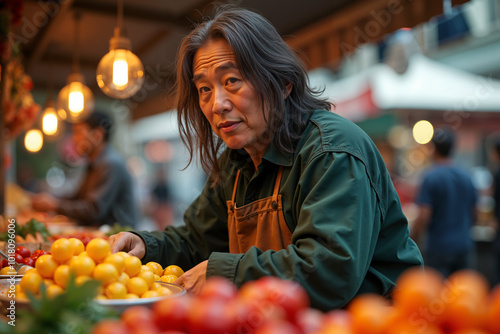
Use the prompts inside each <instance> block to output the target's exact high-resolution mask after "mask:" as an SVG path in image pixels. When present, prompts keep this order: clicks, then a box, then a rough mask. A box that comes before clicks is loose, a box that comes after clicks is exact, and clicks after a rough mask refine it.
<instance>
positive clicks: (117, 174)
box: [32, 111, 138, 226]
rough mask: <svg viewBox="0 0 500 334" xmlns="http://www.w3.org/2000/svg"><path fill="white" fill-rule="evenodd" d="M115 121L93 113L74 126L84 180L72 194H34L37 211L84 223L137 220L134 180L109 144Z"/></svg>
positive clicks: (33, 201)
mask: <svg viewBox="0 0 500 334" xmlns="http://www.w3.org/2000/svg"><path fill="white" fill-rule="evenodd" d="M112 127H113V123H112V121H111V119H110V117H109V116H107V115H106V114H105V113H102V112H98V111H96V112H94V113H92V114H91V115H90V116H89V117H88V118H87V119H85V120H84V121H82V122H80V123H76V124H74V125H73V141H74V144H75V149H76V152H77V153H78V154H79V155H81V156H83V157H87V158H88V161H89V165H88V168H87V172H86V174H85V176H84V179H83V181H82V183H81V185H80V187H79V189H78V190H77V191H76V193H75V194H74V195H73V196H72V197H68V198H60V199H58V198H55V197H53V196H52V195H50V194H48V193H41V194H39V195H34V196H33V198H32V205H33V208H34V209H35V210H39V211H55V212H57V213H59V214H62V215H66V216H68V217H70V218H73V219H75V220H77V221H78V223H79V224H82V225H94V226H100V225H103V224H108V225H113V224H114V223H115V222H118V223H120V224H121V225H125V226H134V225H136V223H137V219H138V211H137V206H136V203H135V201H134V195H133V194H134V191H133V182H132V178H131V176H130V174H129V173H128V171H127V168H126V165H125V163H124V161H123V159H122V157H121V156H120V155H119V154H118V152H116V151H115V150H114V149H113V148H112V147H111V146H110V145H109V143H108V141H109V138H110V133H111V130H112Z"/></svg>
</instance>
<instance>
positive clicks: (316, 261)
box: [110, 9, 421, 310]
mask: <svg viewBox="0 0 500 334" xmlns="http://www.w3.org/2000/svg"><path fill="white" fill-rule="evenodd" d="M177 74H178V76H177V85H178V87H177V94H178V95H177V112H178V113H179V121H180V125H179V126H180V129H181V136H182V138H183V140H184V143H186V144H187V146H188V150H189V152H190V153H191V158H193V155H197V156H199V157H200V160H201V165H202V166H203V167H204V168H205V170H206V171H207V173H208V174H209V175H210V178H209V180H208V181H207V183H206V184H205V188H204V189H203V192H202V194H201V195H200V196H199V197H198V198H197V199H196V200H195V201H194V202H193V204H192V205H191V206H190V207H189V208H188V209H187V210H186V212H185V215H184V221H185V223H186V225H185V226H180V227H174V226H169V227H167V228H166V229H165V230H164V231H162V232H159V231H158V232H151V233H147V232H137V233H135V232H134V233H128V232H127V233H119V234H117V235H114V236H111V237H110V244H111V246H112V251H114V252H116V251H119V250H124V251H127V252H129V253H130V254H133V255H136V256H138V257H139V258H141V259H142V261H143V262H148V261H156V262H159V263H161V264H163V265H166V264H176V265H179V266H180V267H182V268H183V269H185V270H187V271H186V272H185V273H184V274H183V275H182V276H181V277H180V278H179V280H177V281H176V283H177V284H182V285H184V286H185V287H186V289H187V290H189V291H191V292H194V293H196V292H197V291H200V289H201V288H202V287H203V285H204V283H205V281H206V278H207V277H211V276H222V277H225V278H227V279H229V280H231V281H232V282H234V283H235V284H236V285H237V286H241V285H242V284H244V283H245V282H247V281H251V280H256V279H258V278H260V277H263V276H269V275H273V276H277V277H281V278H285V279H292V280H295V281H297V282H299V283H300V284H301V285H302V286H303V287H304V288H305V289H306V290H307V292H308V293H309V296H310V298H311V304H312V306H313V307H315V308H318V309H321V310H330V309H334V308H339V307H343V306H345V305H346V304H347V303H349V302H350V301H351V300H352V298H354V296H356V295H358V294H361V293H365V292H372V293H378V294H381V295H389V294H390V292H391V290H392V288H393V287H394V283H395V280H396V279H397V277H398V275H399V274H400V273H401V272H403V271H404V270H406V269H407V268H409V267H411V266H415V265H420V264H421V256H420V253H419V251H418V249H417V247H416V245H415V243H414V242H413V241H412V240H410V239H409V238H408V236H409V231H408V223H407V221H406V218H405V217H404V215H403V213H402V211H401V204H400V203H399V199H398V197H397V194H396V191H395V189H394V186H393V184H392V182H391V179H390V177H389V173H388V172H387V169H386V167H385V164H384V161H383V160H382V157H381V156H380V154H379V152H378V150H377V148H376V146H375V144H374V143H373V142H372V141H371V140H370V138H369V137H368V136H367V135H366V133H364V132H363V131H362V130H361V129H360V128H359V127H357V126H356V125H355V124H353V123H352V122H350V121H348V120H346V119H344V118H342V117H340V116H338V115H335V114H334V113H332V112H330V111H328V109H330V104H329V103H328V102H327V101H325V100H323V99H321V98H319V97H318V95H319V94H318V92H316V91H315V90H314V89H312V88H310V87H309V86H308V80H307V74H306V71H305V69H304V67H303V65H302V63H301V62H300V60H299V59H298V57H297V56H296V55H295V54H294V52H293V51H292V50H291V49H290V48H289V47H288V45H287V44H286V43H285V42H284V41H283V39H282V38H281V36H279V34H278V33H277V32H276V30H275V28H274V27H273V26H272V25H271V24H270V23H269V22H268V21H267V20H266V19H264V18H263V17H262V16H260V15H258V14H256V13H253V12H250V11H247V10H239V9H233V10H228V11H223V12H220V13H219V14H218V15H217V16H216V17H215V18H214V19H213V20H210V21H206V22H204V23H203V24H201V25H200V26H199V27H198V28H196V29H195V30H194V31H193V32H192V33H191V34H189V35H188V36H187V37H186V38H185V39H184V41H183V43H182V45H181V48H180V55H179V62H178V70H177ZM219 153H220V154H219Z"/></svg>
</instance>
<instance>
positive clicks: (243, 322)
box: [229, 286, 286, 333]
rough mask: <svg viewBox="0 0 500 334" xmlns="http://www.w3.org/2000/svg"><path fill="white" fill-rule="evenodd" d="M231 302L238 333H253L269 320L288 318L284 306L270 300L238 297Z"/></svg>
mask: <svg viewBox="0 0 500 334" xmlns="http://www.w3.org/2000/svg"><path fill="white" fill-rule="evenodd" d="M248 287H249V286H247V288H248ZM247 291H248V290H247ZM229 304H230V305H231V308H232V309H233V312H235V313H236V319H237V321H238V333H252V332H253V330H254V329H256V328H259V327H261V326H262V325H263V324H265V323H267V322H270V321H277V320H285V319H286V313H285V311H284V310H283V308H281V306H278V305H275V304H273V303H271V302H270V301H268V300H264V299H253V300H251V299H243V298H237V299H236V301H231V302H229Z"/></svg>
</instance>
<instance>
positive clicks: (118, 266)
mask: <svg viewBox="0 0 500 334" xmlns="http://www.w3.org/2000/svg"><path fill="white" fill-rule="evenodd" d="M50 253H51V254H50V255H42V256H40V257H39V258H38V259H37V261H36V263H35V268H34V269H31V270H29V271H28V272H27V273H26V274H25V275H24V276H23V278H22V279H21V281H20V283H19V285H18V286H16V298H25V293H26V292H27V291H29V292H31V293H33V294H35V295H38V294H39V293H40V286H41V285H42V284H45V287H46V289H47V290H46V291H47V295H48V296H49V297H54V296H56V295H58V294H60V293H62V292H63V291H64V289H65V288H66V285H67V283H68V280H69V278H70V275H71V273H74V275H75V277H76V278H75V283H76V284H77V285H81V284H83V283H84V282H86V281H87V280H90V279H95V280H98V281H100V282H101V284H102V286H101V290H100V293H99V295H98V296H97V299H133V298H152V297H160V296H168V295H170V294H171V293H172V292H171V290H170V289H168V288H166V287H165V286H162V285H161V284H160V283H158V282H157V281H162V282H169V283H172V282H174V281H175V280H176V279H177V278H178V277H179V276H180V275H182V274H183V273H184V272H183V270H182V269H181V268H180V267H178V266H175V265H172V266H168V267H167V268H165V270H163V268H162V266H161V265H160V264H159V263H156V262H149V263H147V264H146V265H143V264H142V262H141V260H140V259H139V258H137V257H135V256H131V255H129V254H127V253H125V252H118V253H115V254H111V250H110V245H109V243H108V242H107V241H106V240H104V239H101V238H95V239H92V240H91V241H90V242H89V243H88V244H87V247H86V248H85V247H84V245H83V243H82V242H81V241H80V240H79V239H76V238H70V239H65V238H62V239H57V240H56V241H55V242H54V243H53V244H52V246H51V248H50Z"/></svg>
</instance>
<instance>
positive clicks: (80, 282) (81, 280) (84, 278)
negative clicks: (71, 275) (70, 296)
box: [75, 276, 92, 286]
mask: <svg viewBox="0 0 500 334" xmlns="http://www.w3.org/2000/svg"><path fill="white" fill-rule="evenodd" d="M91 279H92V278H91V277H90V276H78V277H77V278H75V284H76V285H78V286H80V285H83V283H85V282H87V281H88V280H91Z"/></svg>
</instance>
